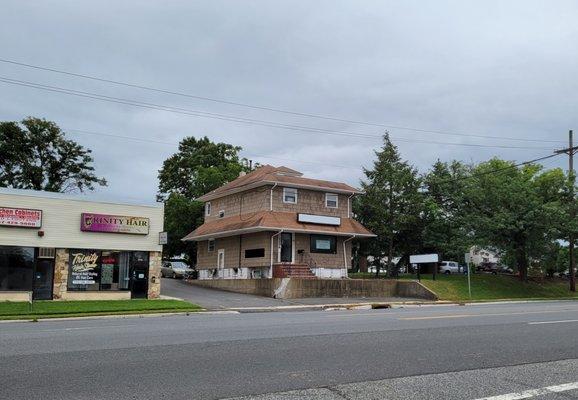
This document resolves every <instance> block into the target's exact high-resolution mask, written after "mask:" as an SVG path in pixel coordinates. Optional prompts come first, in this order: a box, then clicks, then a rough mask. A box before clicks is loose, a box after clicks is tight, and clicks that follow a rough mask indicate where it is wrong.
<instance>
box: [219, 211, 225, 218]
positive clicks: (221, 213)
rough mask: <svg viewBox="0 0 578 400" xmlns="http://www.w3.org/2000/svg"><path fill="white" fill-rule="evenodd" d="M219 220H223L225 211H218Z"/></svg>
mask: <svg viewBox="0 0 578 400" xmlns="http://www.w3.org/2000/svg"><path fill="white" fill-rule="evenodd" d="M219 218H225V210H221V211H219Z"/></svg>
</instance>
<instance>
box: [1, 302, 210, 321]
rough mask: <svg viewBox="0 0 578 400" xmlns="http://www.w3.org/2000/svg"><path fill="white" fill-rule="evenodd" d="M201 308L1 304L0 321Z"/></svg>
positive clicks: (147, 304) (142, 304) (149, 304)
mask: <svg viewBox="0 0 578 400" xmlns="http://www.w3.org/2000/svg"><path fill="white" fill-rule="evenodd" d="M200 309H201V307H199V306H197V305H195V304H191V303H187V302H186V301H181V300H147V299H135V300H86V301H50V300H48V301H35V302H34V304H33V305H32V307H30V304H29V303H27V302H10V301H6V302H0V319H28V318H30V319H33V318H56V317H78V316H90V315H115V314H147V313H162V312H174V311H182V312H186V311H199V310H200Z"/></svg>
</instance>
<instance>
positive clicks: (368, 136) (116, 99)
mask: <svg viewBox="0 0 578 400" xmlns="http://www.w3.org/2000/svg"><path fill="white" fill-rule="evenodd" d="M0 82H4V83H8V84H11V85H17V86H24V87H30V88H34V89H39V90H44V91H49V92H55V93H61V94H67V95H70V96H77V97H84V98H89V99H94V100H100V101H105V102H111V103H117V104H124V105H130V106H135V107H140V108H147V109H153V110H158V111H166V112H172V113H177V114H183V115H190V116H195V117H200V118H209V119H218V120H224V121H230V122H238V123H242V124H249V125H259V126H265V127H270V128H277V129H285V130H289V131H302V132H308V133H314V134H326V135H337V136H347V137H356V138H366V139H374V140H376V139H379V140H381V138H382V137H381V135H371V134H366V133H360V132H348V131H335V130H331V129H323V128H315V127H308V126H301V125H292V124H283V123H277V122H272V121H264V120H257V119H250V118H243V117H235V116H230V115H226V114H217V113H210V112H205V111H197V110H190V109H186V108H180V107H173V106H166V105H160V104H155V103H147V102H141V101H138V100H132V99H124V98H119V97H112V96H106V95H101V94H98V93H91V92H86V91H81V90H74V89H67V88H63V87H58V86H51V85H43V84H39V83H34V82H28V81H22V80H17V79H12V78H6V77H2V76H0ZM393 138H394V139H395V140H397V141H400V142H408V143H426V144H439V145H450V146H465V147H485V148H502V149H532V150H551V149H550V148H546V147H532V146H508V145H486V144H476V143H453V142H439V141H426V140H420V139H406V138H398V137H393Z"/></svg>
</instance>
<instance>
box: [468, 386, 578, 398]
mask: <svg viewBox="0 0 578 400" xmlns="http://www.w3.org/2000/svg"><path fill="white" fill-rule="evenodd" d="M574 389H578V382H573V383H564V384H562V385H555V386H546V387H543V388H539V389H530V390H524V391H523V392H516V393H508V394H502V395H499V396H492V397H483V398H480V399H476V400H522V399H530V398H532V397H536V396H543V395H545V394H552V393H561V392H567V391H569V390H574Z"/></svg>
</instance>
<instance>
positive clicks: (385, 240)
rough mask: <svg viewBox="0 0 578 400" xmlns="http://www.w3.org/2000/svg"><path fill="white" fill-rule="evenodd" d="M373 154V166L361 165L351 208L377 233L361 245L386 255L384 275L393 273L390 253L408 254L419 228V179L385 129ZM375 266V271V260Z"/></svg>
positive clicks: (393, 274) (375, 253) (379, 256)
mask: <svg viewBox="0 0 578 400" xmlns="http://www.w3.org/2000/svg"><path fill="white" fill-rule="evenodd" d="M375 155H376V156H377V160H376V161H375V162H374V164H373V168H372V169H365V168H364V173H365V176H366V179H365V180H364V181H362V182H361V185H362V188H363V191H364V194H363V195H362V196H359V198H358V199H357V201H356V206H355V211H356V215H357V217H358V218H359V220H360V221H361V222H362V223H363V224H365V225H366V226H367V227H368V228H369V229H370V230H371V231H373V232H374V233H375V234H376V235H377V238H376V239H375V240H373V241H370V242H368V243H367V244H366V245H365V246H366V248H365V251H366V252H367V253H369V254H370V255H372V256H374V258H376V259H377V260H379V259H381V258H382V257H384V256H386V257H387V262H388V268H387V271H388V275H389V276H397V271H398V268H394V266H393V259H394V257H395V256H399V255H402V254H408V253H409V252H410V251H411V250H412V248H413V247H415V244H416V243H417V241H418V238H419V234H420V231H421V225H420V214H421V212H422V205H423V195H422V194H421V193H420V185H421V182H420V178H419V176H418V173H417V170H416V169H415V168H414V167H412V166H411V165H409V164H408V163H407V162H405V161H402V159H401V156H400V154H399V151H398V149H397V147H396V146H395V145H393V143H392V142H391V140H390V138H389V134H388V133H386V134H385V135H384V137H383V147H382V148H381V150H379V151H376V152H375ZM376 267H377V269H376V273H377V274H379V262H378V263H377V265H376Z"/></svg>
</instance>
